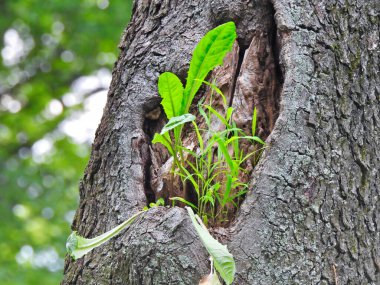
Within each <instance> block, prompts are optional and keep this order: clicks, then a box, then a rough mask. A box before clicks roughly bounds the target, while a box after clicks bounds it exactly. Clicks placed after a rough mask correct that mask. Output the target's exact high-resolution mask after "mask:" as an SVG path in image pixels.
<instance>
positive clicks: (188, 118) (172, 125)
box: [161, 114, 195, 135]
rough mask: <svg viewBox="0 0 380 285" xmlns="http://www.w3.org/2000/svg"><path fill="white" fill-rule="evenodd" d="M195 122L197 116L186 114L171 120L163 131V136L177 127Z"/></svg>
mask: <svg viewBox="0 0 380 285" xmlns="http://www.w3.org/2000/svg"><path fill="white" fill-rule="evenodd" d="M194 120H195V116H194V115H191V114H184V115H181V116H177V117H173V118H171V119H170V120H169V121H168V122H167V123H166V125H165V126H164V127H163V128H162V130H161V135H163V134H165V133H167V132H168V131H170V130H172V129H174V128H175V127H178V126H181V125H183V124H185V123H188V122H192V121H194Z"/></svg>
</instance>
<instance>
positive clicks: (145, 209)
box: [143, 198, 165, 211]
mask: <svg viewBox="0 0 380 285" xmlns="http://www.w3.org/2000/svg"><path fill="white" fill-rule="evenodd" d="M159 206H165V201H164V199H163V198H159V199H158V200H157V201H156V203H153V202H152V203H149V207H148V206H145V207H144V208H143V211H147V210H149V208H154V207H159Z"/></svg>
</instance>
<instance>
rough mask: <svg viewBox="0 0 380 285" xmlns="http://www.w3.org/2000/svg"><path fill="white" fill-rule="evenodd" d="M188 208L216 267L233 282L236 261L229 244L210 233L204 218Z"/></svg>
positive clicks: (225, 278)
mask: <svg viewBox="0 0 380 285" xmlns="http://www.w3.org/2000/svg"><path fill="white" fill-rule="evenodd" d="M186 210H187V212H188V213H189V216H190V219H191V222H192V223H193V226H194V228H195V230H196V231H197V233H198V236H199V238H200V240H201V241H202V243H203V245H204V247H205V248H206V250H207V251H208V253H209V254H210V255H211V257H212V260H213V264H214V267H215V269H216V270H217V271H218V273H219V274H220V277H222V279H223V280H224V282H226V284H227V285H229V284H231V283H232V281H233V280H234V276H235V271H236V267H235V261H234V258H233V256H232V254H231V253H229V251H228V249H227V246H225V245H222V244H221V243H219V242H218V241H217V240H216V239H214V238H213V237H212V236H211V235H210V233H209V232H208V230H207V228H206V226H205V225H203V223H202V220H201V219H200V218H199V217H198V215H194V212H193V211H192V210H191V208H189V207H186ZM214 282H215V281H214Z"/></svg>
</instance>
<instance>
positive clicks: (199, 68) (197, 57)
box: [182, 22, 236, 113]
mask: <svg viewBox="0 0 380 285" xmlns="http://www.w3.org/2000/svg"><path fill="white" fill-rule="evenodd" d="M235 39H236V28H235V24H234V23H233V22H227V23H225V24H223V25H220V26H218V27H216V28H215V29H213V30H211V31H209V32H208V33H207V34H206V35H205V36H204V37H203V38H202V39H201V40H200V42H199V43H198V45H197V47H196V48H195V50H194V53H193V57H192V59H191V62H190V68H189V72H188V75H187V80H186V87H185V91H184V96H183V100H182V113H186V112H188V110H189V108H190V105H191V102H192V101H193V99H194V96H195V94H196V93H197V92H198V89H199V87H200V86H201V85H202V81H203V80H204V79H205V78H206V76H207V74H208V73H209V72H210V71H211V70H212V69H213V68H214V67H216V66H218V65H221V64H223V59H224V56H225V55H226V54H227V52H229V51H231V49H232V46H233V44H234V41H235ZM195 79H198V80H195Z"/></svg>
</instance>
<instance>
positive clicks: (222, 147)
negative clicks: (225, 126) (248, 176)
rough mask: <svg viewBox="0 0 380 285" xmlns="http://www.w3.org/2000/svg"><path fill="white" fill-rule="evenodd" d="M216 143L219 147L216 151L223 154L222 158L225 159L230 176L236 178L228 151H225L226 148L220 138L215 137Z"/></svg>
mask: <svg viewBox="0 0 380 285" xmlns="http://www.w3.org/2000/svg"><path fill="white" fill-rule="evenodd" d="M216 141H217V142H218V146H219V148H218V150H220V151H221V152H222V153H223V155H224V158H225V159H226V162H227V164H228V166H229V167H230V169H231V171H232V175H234V176H236V174H237V172H236V171H237V169H236V165H235V163H234V162H233V160H232V159H231V156H230V154H229V153H228V150H227V148H226V146H225V145H224V142H223V140H222V139H221V138H218V137H217V138H216Z"/></svg>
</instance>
